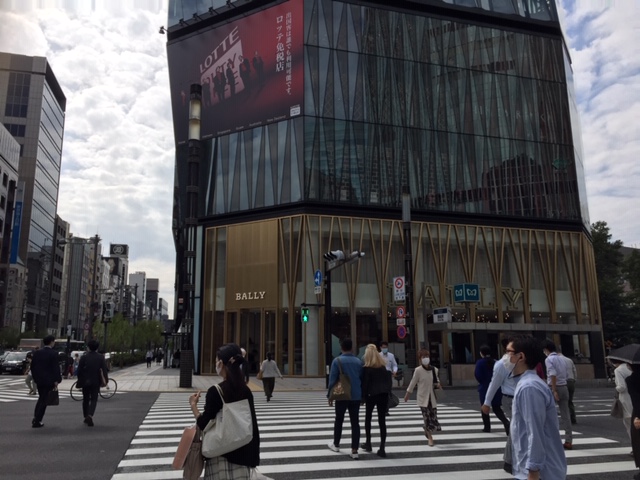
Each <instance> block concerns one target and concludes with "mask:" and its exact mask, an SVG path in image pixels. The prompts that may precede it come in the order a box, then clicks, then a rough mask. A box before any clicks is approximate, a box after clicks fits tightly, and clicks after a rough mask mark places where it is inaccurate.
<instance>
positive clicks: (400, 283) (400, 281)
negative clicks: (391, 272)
mask: <svg viewBox="0 0 640 480" xmlns="http://www.w3.org/2000/svg"><path fill="white" fill-rule="evenodd" d="M395 286H396V289H397V290H402V289H403V288H404V278H402V277H396V283H395Z"/></svg>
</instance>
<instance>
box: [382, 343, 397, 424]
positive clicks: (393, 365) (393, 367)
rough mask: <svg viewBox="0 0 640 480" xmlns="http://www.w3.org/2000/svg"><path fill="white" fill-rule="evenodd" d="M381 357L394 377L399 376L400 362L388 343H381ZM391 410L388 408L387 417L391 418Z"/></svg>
mask: <svg viewBox="0 0 640 480" xmlns="http://www.w3.org/2000/svg"><path fill="white" fill-rule="evenodd" d="M380 356H381V357H382V358H383V359H384V361H385V362H386V364H387V370H388V371H390V372H391V375H393V376H394V377H395V376H396V375H397V374H398V362H397V361H396V356H395V355H394V354H393V353H391V352H390V351H389V344H388V343H387V342H380ZM390 415H391V414H390V413H389V408H388V407H387V412H386V416H387V417H388V416H390Z"/></svg>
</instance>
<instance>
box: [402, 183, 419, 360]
mask: <svg viewBox="0 0 640 480" xmlns="http://www.w3.org/2000/svg"><path fill="white" fill-rule="evenodd" d="M402 230H403V232H404V284H405V298H406V302H407V309H406V316H407V327H409V328H408V329H407V330H408V336H409V350H407V365H408V366H409V367H412V366H414V364H413V359H414V358H415V354H413V351H414V350H413V349H414V348H417V339H418V336H417V335H416V332H415V325H416V322H415V308H414V304H413V293H414V288H413V268H412V263H413V251H412V248H411V195H410V193H409V188H408V187H406V186H405V187H403V188H402ZM409 359H411V363H409Z"/></svg>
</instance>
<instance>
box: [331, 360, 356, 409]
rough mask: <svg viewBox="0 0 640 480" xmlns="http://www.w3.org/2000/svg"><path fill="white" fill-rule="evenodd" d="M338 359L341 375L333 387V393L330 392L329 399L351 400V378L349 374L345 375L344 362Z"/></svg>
mask: <svg viewBox="0 0 640 480" xmlns="http://www.w3.org/2000/svg"><path fill="white" fill-rule="evenodd" d="M336 360H338V368H339V369H340V377H339V378H338V381H337V382H336V384H335V385H334V386H333V388H332V389H331V393H330V394H329V400H330V401H332V402H334V401H339V400H351V379H350V378H349V376H348V375H345V374H344V372H343V371H342V363H341V362H340V359H339V358H337V359H336Z"/></svg>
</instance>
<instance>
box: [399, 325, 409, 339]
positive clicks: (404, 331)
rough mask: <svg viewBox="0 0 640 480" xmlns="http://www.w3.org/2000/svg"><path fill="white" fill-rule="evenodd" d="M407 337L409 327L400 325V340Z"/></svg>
mask: <svg viewBox="0 0 640 480" xmlns="http://www.w3.org/2000/svg"><path fill="white" fill-rule="evenodd" d="M406 336H407V327H405V326H404V325H398V338H404V337H406Z"/></svg>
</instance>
